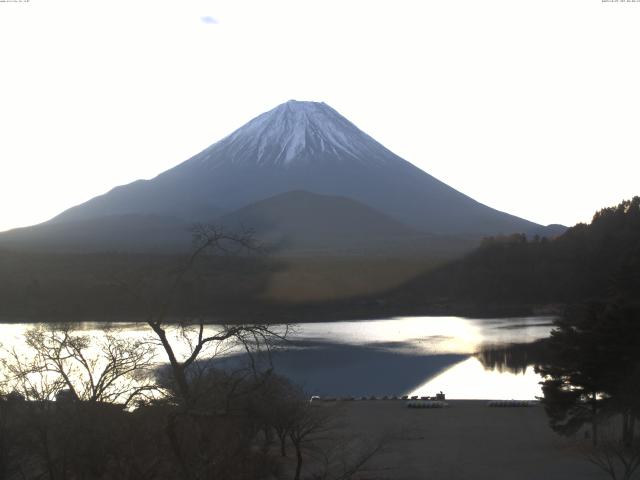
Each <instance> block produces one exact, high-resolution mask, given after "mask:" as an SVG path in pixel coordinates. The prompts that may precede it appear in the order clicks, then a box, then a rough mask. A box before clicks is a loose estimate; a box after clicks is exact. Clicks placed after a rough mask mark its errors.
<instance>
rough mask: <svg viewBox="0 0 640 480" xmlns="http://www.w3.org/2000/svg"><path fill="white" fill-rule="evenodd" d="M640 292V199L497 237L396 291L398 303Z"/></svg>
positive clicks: (632, 296) (549, 299)
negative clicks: (583, 220) (557, 232)
mask: <svg viewBox="0 0 640 480" xmlns="http://www.w3.org/2000/svg"><path fill="white" fill-rule="evenodd" d="M639 292H640V197H634V198H633V199H632V200H629V201H624V202H622V203H620V204H619V205H617V206H615V207H611V208H605V209H603V210H601V211H599V212H597V213H596V214H595V215H594V217H593V221H592V222H591V224H589V225H585V224H578V225H576V226H575V227H573V228H570V229H569V230H568V231H567V232H566V233H564V234H563V235H561V236H559V237H557V238H555V239H552V240H548V239H546V238H542V239H540V238H535V239H527V238H526V237H525V236H523V235H511V236H506V237H493V238H488V239H486V240H485V241H484V243H483V245H482V246H481V247H480V248H478V249H477V250H475V251H473V252H472V253H470V254H468V255H466V256H465V257H464V258H462V259H460V260H457V261H454V262H452V263H450V264H448V265H445V266H443V267H441V268H439V269H436V270H435V271H433V272H430V273H428V274H426V275H423V276H420V277H418V278H416V279H414V280H412V281H411V282H409V283H407V284H405V285H404V286H403V287H401V288H400V289H398V290H397V291H395V292H394V294H393V295H392V297H393V301H394V302H395V303H397V304H412V305H428V304H443V305H446V304H449V305H477V306H483V307H487V306H491V305H515V304H517V305H541V304H550V303H565V302H575V301H582V300H585V299H596V298H605V297H608V298H610V297H612V296H624V297H626V298H627V299H628V300H631V301H638V294H639Z"/></svg>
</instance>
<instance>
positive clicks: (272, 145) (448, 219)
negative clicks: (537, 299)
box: [41, 100, 545, 236]
mask: <svg viewBox="0 0 640 480" xmlns="http://www.w3.org/2000/svg"><path fill="white" fill-rule="evenodd" d="M291 191H306V192H310V193H313V194H318V195H326V196H334V197H345V198H349V199H351V200H354V201H356V202H359V203H360V204H363V205H365V206H367V207H369V208H371V209H373V210H375V211H377V212H379V213H380V214H383V215H385V216H387V217H389V218H391V219H393V220H394V221H397V222H399V223H400V224H403V225H406V226H408V227H410V228H411V229H414V230H418V231H420V232H422V233H428V234H435V235H475V236H484V235H500V234H510V233H514V232H524V233H529V232H539V231H542V230H541V229H544V228H545V227H542V226H541V225H538V224H536V223H533V222H530V221H528V220H525V219H522V218H519V217H516V216H514V215H510V214H508V213H505V212H501V211H498V210H495V209H493V208H491V207H488V206H486V205H483V204H481V203H479V202H477V201H475V200H473V199H472V198H470V197H468V196H467V195H465V194H463V193H461V192H459V191H457V190H455V189H453V188H451V187H449V186H448V185H446V184H445V183H443V182H441V181H440V180H438V179H436V178H435V177H433V176H431V175H429V174H428V173H426V172H424V171H423V170H421V169H419V168H418V167H416V166H414V165H413V164H411V163H410V162H408V161H406V160H404V159H403V158H401V157H399V156H398V155H396V154H394V153H393V152H391V151H390V150H389V149H387V148H386V147H384V146H383V145H381V144H380V143H379V142H377V141H376V140H374V139H373V138H372V137H370V136H369V135H367V134H366V133H365V132H363V131H362V130H360V129H359V128H358V127H357V126H355V125H354V124H353V123H351V122H350V121H349V120H347V119H346V118H345V117H343V116H342V115H340V114H339V113H338V112H337V111H336V110H334V109H333V108H331V107H330V106H328V105H326V104H324V103H318V102H300V101H295V100H291V101H289V102H286V103H284V104H281V105H279V106H277V107H275V108H274V109H272V110H270V111H268V112H265V113H263V114H261V115H259V116H257V117H256V118H254V119H253V120H250V121H249V122H248V123H247V124H245V125H244V126H242V127H240V128H238V129H236V130H235V131H234V132H232V133H231V134H230V135H227V136H226V137H224V138H223V139H221V140H219V141H218V142H215V143H214V144H212V145H211V146H209V147H207V148H206V149H204V150H203V151H201V152H200V153H198V154H196V155H194V156H192V157H191V158H189V159H188V160H186V161H183V162H181V163H179V164H178V165H176V166H175V167H173V168H171V169H169V170H167V171H165V172H162V173H160V174H159V175H157V176H156V177H155V178H153V179H150V180H138V181H135V182H132V183H130V184H127V185H121V186H118V187H115V188H114V189H112V190H111V191H109V192H107V193H105V194H103V195H99V196H97V197H94V198H92V199H90V200H89V201H87V202H85V203H83V204H80V205H76V206H75V207H72V208H70V209H67V210H65V211H64V212H62V213H60V214H59V215H57V216H56V217H54V218H53V219H51V220H50V221H48V222H45V223H44V224H41V225H45V224H62V223H68V222H77V221H81V220H91V219H97V218H102V217H109V218H113V217H117V216H126V215H143V216H152V217H171V218H175V219H178V221H180V222H184V223H189V222H208V221H210V220H212V219H214V218H219V217H222V216H224V215H227V214H230V213H231V212H234V211H237V210H238V209H241V208H243V207H246V206H248V205H252V204H255V203H256V202H260V201H262V200H265V199H267V198H270V197H273V196H276V195H280V194H285V193H286V192H291ZM327 225H329V224H327Z"/></svg>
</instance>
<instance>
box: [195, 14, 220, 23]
mask: <svg viewBox="0 0 640 480" xmlns="http://www.w3.org/2000/svg"><path fill="white" fill-rule="evenodd" d="M200 21H201V22H202V23H206V24H207V25H217V24H218V23H219V22H218V20H217V19H216V18H214V17H211V16H209V15H205V16H202V17H200Z"/></svg>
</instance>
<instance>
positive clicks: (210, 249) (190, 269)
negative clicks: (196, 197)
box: [119, 225, 289, 480]
mask: <svg viewBox="0 0 640 480" xmlns="http://www.w3.org/2000/svg"><path fill="white" fill-rule="evenodd" d="M193 242H194V246H193V250H192V253H191V254H190V255H189V256H188V258H186V260H185V262H184V263H183V265H182V266H180V267H179V268H177V269H176V270H174V271H173V272H172V273H171V277H172V278H171V281H170V282H169V284H168V285H167V286H166V287H165V288H164V292H163V293H162V295H161V299H160V301H159V302H156V301H154V300H151V301H149V299H147V298H145V297H144V295H142V294H141V291H140V288H135V287H132V286H131V285H128V284H127V283H126V282H119V284H120V285H121V286H122V287H124V288H125V289H126V290H127V291H128V292H129V293H130V294H132V295H133V296H134V297H136V298H137V299H138V300H139V301H140V302H142V303H143V304H146V308H147V311H148V313H147V318H146V323H147V324H148V325H149V327H150V329H151V331H152V332H153V333H154V335H155V338H156V339H157V343H158V344H159V346H160V347H161V349H162V351H163V352H164V354H165V355H166V359H167V361H168V364H169V366H168V368H169V370H170V372H171V383H172V387H173V388H172V390H173V391H174V392H175V393H176V400H177V401H176V402H175V403H176V406H177V407H178V409H176V410H173V411H172V412H171V413H170V414H169V415H168V418H167V426H166V434H167V436H168V438H169V443H170V444H171V447H172V450H173V453H174V455H175V457H176V460H177V461H178V463H179V465H180V470H181V474H182V477H183V478H184V479H186V480H192V479H195V478H201V477H202V475H203V474H201V473H198V472H202V471H209V470H207V468H209V466H203V465H204V464H205V463H207V462H208V463H210V459H209V460H203V461H202V462H200V464H199V465H194V460H193V459H194V458H197V457H198V455H194V451H193V449H200V448H202V449H204V448H206V447H204V446H203V445H204V444H203V443H200V444H198V443H193V442H190V441H189V440H185V438H186V437H192V438H193V437H198V436H203V435H205V434H204V433H203V432H201V431H199V429H202V428H204V426H205V425H209V427H208V428H211V426H210V424H211V422H215V419H214V418H213V417H214V416H215V412H213V411H212V410H211V408H210V407H211V403H210V398H209V397H208V396H207V395H202V392H201V391H199V390H201V389H200V388H198V385H197V384H198V382H197V380H198V379H199V378H203V372H205V371H206V366H207V362H208V360H209V359H211V358H212V357H215V356H218V355H220V354H221V353H228V352H230V351H241V352H245V353H246V354H247V355H248V358H249V360H250V362H251V366H252V370H253V371H254V373H255V376H256V378H258V375H257V370H256V365H255V355H256V354H257V353H259V352H262V351H266V353H267V356H269V354H270V351H271V349H272V348H273V346H274V344H275V343H277V342H279V341H280V340H282V339H284V338H285V337H286V336H287V334H288V331H289V327H288V326H287V325H285V326H281V327H274V326H273V325H270V324H269V323H259V322H252V323H235V324H224V325H207V314H210V312H207V311H205V312H200V313H199V314H198V315H195V316H193V317H191V318H187V319H184V318H181V319H180V321H179V322H176V321H175V319H174V318H172V317H171V315H172V313H173V309H174V307H175V304H176V302H177V300H178V298H179V294H180V292H182V291H183V287H184V286H185V285H186V284H190V285H194V284H195V285H196V286H197V291H199V292H200V293H201V294H202V295H203V296H206V295H207V293H208V292H206V286H207V276H209V275H215V273H216V272H215V271H214V269H213V268H212V265H211V263H210V262H209V260H210V259H211V258H212V257H213V256H220V255H224V256H238V255H245V254H255V253H256V252H259V251H260V248H259V246H258V245H257V244H256V242H255V241H254V237H253V234H252V233H251V232H248V231H244V232H241V233H229V232H227V231H225V230H224V229H223V228H219V227H215V226H209V225H196V226H195V227H194V229H193ZM156 298H157V297H156ZM194 303H197V301H196V300H195V299H194ZM204 383H205V385H206V382H204ZM185 432H189V433H185ZM205 456H206V455H205V454H204V450H203V454H202V455H200V456H199V457H201V458H204V457H205Z"/></svg>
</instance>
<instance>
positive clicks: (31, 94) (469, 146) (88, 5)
mask: <svg viewBox="0 0 640 480" xmlns="http://www.w3.org/2000/svg"><path fill="white" fill-rule="evenodd" d="M638 25H640V3H638V2H635V3H631V2H628V3H627V2H625V3H620V2H603V1H602V0H422V1H413V2H409V1H399V0H395V1H380V2H377V1H372V0H366V1H355V0H349V1H347V0H342V1H335V2H333V1H328V0H322V1H314V2H310V1H303V0H296V1H288V2H285V1H267V0H261V1H255V2H248V1H241V0H234V1H228V2H225V1H188V0H180V1H161V0H149V1H144V0H136V1H131V0H108V1H107V0H105V1H89V0H81V1H62V0H30V1H28V2H23V3H18V2H15V3H13V2H10V1H7V2H0V68H1V71H0V72H1V73H0V168H1V176H0V230H4V229H8V228H12V227H16V226H22V225H29V224H33V223H37V222H40V221H44V220H46V219H48V218H50V217H52V216H54V215H55V214H57V213H59V212H60V211H62V210H64V209H66V208H68V207H70V206H72V205H74V204H77V203H81V202H83V201H85V200H88V199H89V198H91V197H93V196H95V195H98V194H100V193H104V192H105V191H107V190H109V189H110V188H112V187H114V186H116V185H119V184H124V183H128V182H131V181H133V180H135V179H138V178H151V177H153V176H155V175H156V174H158V173H160V172H162V171H164V170H166V169H167V168H170V167H172V166H173V165H176V164H177V163H179V162H181V161H183V160H185V159H186V158H188V157H189V156H191V155H192V154H195V153H197V152H198V151H200V150H201V149H203V148H204V147H206V146H208V145H209V144H211V143H214V142H215V141H217V140H219V139H220V138H222V137H223V136H225V135H226V134H228V133H230V132H231V131H232V130H234V129H235V128H237V127H239V126H241V125H242V124H244V123H245V122H247V121H248V120H250V119H251V118H253V117H254V116H256V115H257V114H259V113H262V112H263V111H266V110H268V109H270V108H272V107H274V106H276V105H277V104H279V103H282V102H284V101H286V100H289V99H291V98H295V99H298V100H318V101H325V102H326V103H328V104H329V105H331V106H332V107H334V108H335V109H336V110H338V111H339V112H340V113H342V114H343V115H345V116H346V117H347V118H349V119H350V120H351V121H353V122H354V123H355V124H356V125H358V126H359V127H360V128H361V129H362V130H364V131H365V132H367V133H369V134H370V135H372V136H373V137H374V138H376V139H377V140H378V141H380V142H381V143H383V144H384V145H385V146H387V147H388V148H390V149H391V150H393V151H394V152H395V153H397V154H399V155H400V156H402V157H403V158H405V159H407V160H409V161H410V162H412V163H414V164H415V165H417V166H419V167H420V168H422V169H424V170H425V171H427V172H429V173H430V174H432V175H434V176H436V177H437V178H439V179H440V180H442V181H444V182H446V183H448V184H449V185H451V186H453V187H454V188H457V189H458V190H460V191H462V192H464V193H466V194H468V195H470V196H472V197H474V198H475V199H477V200H479V201H481V202H483V203H486V204H488V205H490V206H492V207H495V208H498V209H500V210H505V211H508V212H510V213H513V214H515V215H519V216H521V217H525V218H527V219H530V220H533V221H536V222H539V223H543V224H547V223H564V224H567V225H571V224H574V223H576V222H578V221H585V220H589V219H590V218H591V215H592V214H593V212H594V211H595V210H597V209H599V208H601V207H604V206H608V205H611V204H616V203H618V202H619V201H620V200H622V199H623V198H629V197H631V196H633V195H634V194H640V176H639V175H638V174H639V173H640V141H639V140H640V58H639V50H638V48H639V47H640V28H638Z"/></svg>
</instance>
